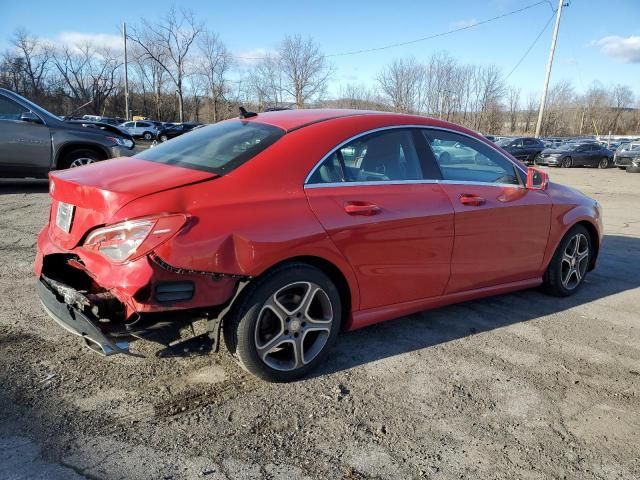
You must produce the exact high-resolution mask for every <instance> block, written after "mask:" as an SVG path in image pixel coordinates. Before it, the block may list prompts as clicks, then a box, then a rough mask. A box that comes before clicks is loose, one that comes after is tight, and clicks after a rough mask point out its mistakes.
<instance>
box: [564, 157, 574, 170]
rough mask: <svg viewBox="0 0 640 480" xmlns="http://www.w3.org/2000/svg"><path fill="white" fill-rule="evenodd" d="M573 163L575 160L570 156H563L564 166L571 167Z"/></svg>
mask: <svg viewBox="0 0 640 480" xmlns="http://www.w3.org/2000/svg"><path fill="white" fill-rule="evenodd" d="M572 163H573V162H572V161H571V159H570V158H563V159H562V166H563V167H564V168H569V167H570V166H571V164H572Z"/></svg>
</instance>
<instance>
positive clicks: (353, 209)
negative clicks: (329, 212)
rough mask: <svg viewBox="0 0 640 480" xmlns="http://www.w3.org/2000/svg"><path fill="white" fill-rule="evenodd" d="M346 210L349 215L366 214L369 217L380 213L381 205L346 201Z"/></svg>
mask: <svg viewBox="0 0 640 480" xmlns="http://www.w3.org/2000/svg"><path fill="white" fill-rule="evenodd" d="M344 211H345V212H347V213H348V214H349V215H364V216H365V217H368V216H370V215H376V214H377V213H380V207H379V206H377V205H375V204H373V203H369V202H357V201H355V202H345V204H344Z"/></svg>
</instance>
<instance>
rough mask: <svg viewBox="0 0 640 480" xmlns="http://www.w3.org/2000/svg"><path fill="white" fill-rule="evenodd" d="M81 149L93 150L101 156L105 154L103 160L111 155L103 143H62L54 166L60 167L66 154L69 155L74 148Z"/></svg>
mask: <svg viewBox="0 0 640 480" xmlns="http://www.w3.org/2000/svg"><path fill="white" fill-rule="evenodd" d="M80 149H87V150H92V151H94V152H96V153H98V154H100V155H101V156H103V157H104V158H103V160H106V159H107V158H109V157H110V155H109V152H108V150H107V149H106V148H104V147H102V146H101V145H98V144H95V143H85V142H68V143H65V144H63V145H61V146H60V147H59V148H58V149H57V151H56V155H55V159H54V163H53V167H54V168H58V167H59V165H60V162H61V161H62V159H64V157H65V156H66V155H68V154H69V153H71V152H72V151H74V150H80Z"/></svg>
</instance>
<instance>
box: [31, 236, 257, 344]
mask: <svg viewBox="0 0 640 480" xmlns="http://www.w3.org/2000/svg"><path fill="white" fill-rule="evenodd" d="M35 273H36V276H37V279H38V281H37V293H38V296H39V298H40V301H41V302H42V305H43V306H44V309H45V310H46V312H47V313H48V314H49V315H50V316H51V317H52V318H53V319H54V320H55V321H56V322H57V323H58V324H59V325H61V326H62V327H64V328H65V329H66V330H68V331H70V332H71V333H73V334H75V335H78V336H80V337H81V338H82V339H83V341H84V343H85V344H86V345H87V346H89V347H91V348H92V350H94V351H96V352H98V353H101V354H103V355H112V354H114V353H127V354H131V353H130V352H129V341H133V340H135V339H144V340H149V341H152V342H156V343H159V344H161V345H164V346H165V347H167V348H169V347H170V346H173V345H175V342H176V341H179V340H181V330H182V329H183V328H184V327H185V326H188V325H190V324H193V323H194V322H196V321H198V320H206V322H207V334H204V336H205V337H208V339H206V338H205V340H207V343H208V344H210V345H211V348H213V349H217V344H218V337H219V335H218V332H219V323H220V319H221V318H222V314H223V313H224V312H226V310H227V308H228V306H229V305H230V304H231V302H232V300H233V298H234V297H235V295H236V293H237V292H238V291H239V288H240V286H241V284H243V282H244V281H245V280H246V279H247V277H243V276H239V275H232V274H220V273H210V272H199V271H192V270H185V269H180V268H176V267H173V266H171V265H169V264H167V263H165V262H163V261H162V260H161V259H160V258H158V257H156V256H155V255H154V254H151V255H148V256H145V257H142V258H140V259H138V260H136V261H133V262H129V263H127V264H123V265H112V264H109V263H108V262H107V261H106V260H105V259H104V258H102V257H101V256H99V255H97V254H95V253H93V254H92V253H91V252H87V251H84V249H82V248H75V249H72V250H63V249H61V248H59V247H57V246H56V245H54V244H53V243H52V242H51V240H50V238H49V236H48V233H47V231H46V229H45V230H43V231H42V232H41V233H40V236H39V238H38V251H37V255H36V262H35ZM211 332H213V333H211ZM209 340H211V342H209ZM201 350H202V349H201Z"/></svg>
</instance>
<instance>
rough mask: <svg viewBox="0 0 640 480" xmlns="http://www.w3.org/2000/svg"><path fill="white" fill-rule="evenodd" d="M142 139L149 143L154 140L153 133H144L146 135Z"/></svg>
mask: <svg viewBox="0 0 640 480" xmlns="http://www.w3.org/2000/svg"><path fill="white" fill-rule="evenodd" d="M142 138H144V139H145V140H146V141H147V142H150V141H151V140H153V133H151V132H144V134H143V135H142Z"/></svg>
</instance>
